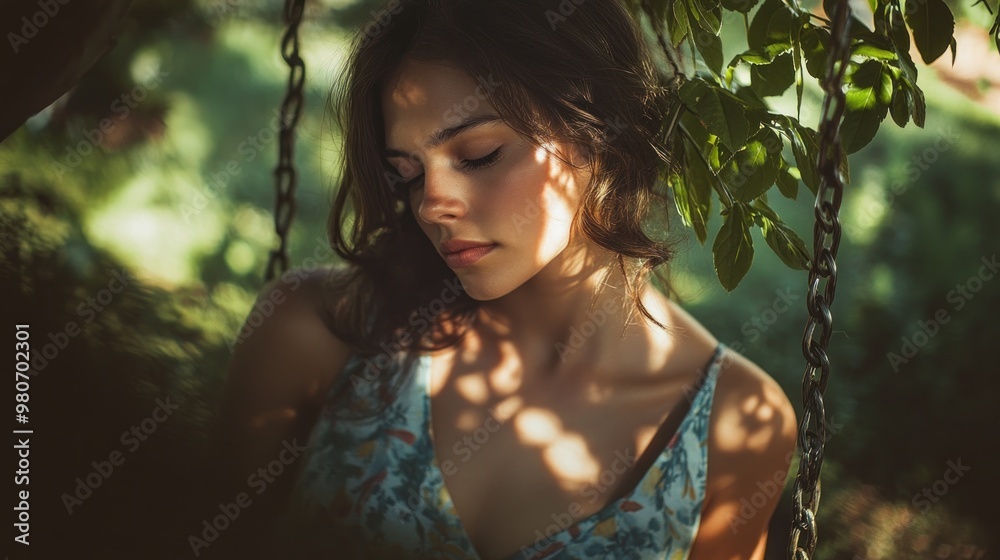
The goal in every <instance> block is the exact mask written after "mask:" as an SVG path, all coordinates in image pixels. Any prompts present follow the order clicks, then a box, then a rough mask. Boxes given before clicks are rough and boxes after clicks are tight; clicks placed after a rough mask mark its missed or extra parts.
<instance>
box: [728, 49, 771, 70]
mask: <svg viewBox="0 0 1000 560" xmlns="http://www.w3.org/2000/svg"><path fill="white" fill-rule="evenodd" d="M741 62H746V63H747V64H769V63H770V62H771V59H770V58H768V57H767V56H766V55H764V54H763V53H760V52H757V51H755V50H752V49H751V50H748V51H745V52H742V53H740V54H738V55H736V56H734V57H733V60H732V61H730V62H729V68H732V67H734V66H736V65H737V64H739V63H741Z"/></svg>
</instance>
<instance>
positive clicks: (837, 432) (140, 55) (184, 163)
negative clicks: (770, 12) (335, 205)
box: [0, 0, 1000, 560]
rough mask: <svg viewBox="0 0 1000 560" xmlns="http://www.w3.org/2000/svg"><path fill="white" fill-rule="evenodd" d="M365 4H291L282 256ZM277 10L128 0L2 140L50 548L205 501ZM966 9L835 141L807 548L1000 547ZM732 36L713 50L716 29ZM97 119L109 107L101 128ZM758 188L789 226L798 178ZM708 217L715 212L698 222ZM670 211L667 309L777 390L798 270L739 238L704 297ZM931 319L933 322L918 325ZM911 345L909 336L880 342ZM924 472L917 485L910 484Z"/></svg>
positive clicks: (316, 217) (998, 117) (984, 118)
mask: <svg viewBox="0 0 1000 560" xmlns="http://www.w3.org/2000/svg"><path fill="white" fill-rule="evenodd" d="M374 7H375V3H374V2H359V3H351V2H349V1H348V0H343V1H325V2H309V3H308V8H307V12H306V23H305V24H304V26H303V28H302V40H303V49H304V57H305V59H306V64H307V69H308V70H307V72H308V73H307V91H306V104H307V109H306V112H305V113H304V114H303V118H302V120H301V122H300V126H299V133H298V143H297V149H296V161H297V165H298V169H299V173H300V175H299V183H298V185H299V186H298V191H297V198H298V214H297V216H296V219H295V223H294V226H293V228H292V235H291V254H292V263H293V266H300V267H312V266H316V265H328V264H332V263H333V262H335V261H334V260H332V257H331V256H330V253H329V251H328V250H327V248H326V245H325V241H324V239H325V219H326V216H327V213H328V211H329V208H330V200H331V197H332V190H333V188H334V186H335V184H336V179H337V177H336V176H335V173H336V169H337V161H338V159H337V158H338V150H339V147H340V138H339V134H338V131H337V130H336V128H335V127H334V125H333V122H332V120H330V118H329V117H330V115H329V114H328V111H327V107H326V102H327V96H328V93H329V89H330V87H331V85H332V84H333V83H334V81H335V80H337V79H338V76H339V75H340V70H339V69H340V65H341V64H342V63H343V56H344V49H345V46H346V44H347V40H348V36H349V34H350V33H354V32H356V30H357V29H359V28H360V27H361V26H362V25H363V24H364V22H365V18H367V17H368V16H369V14H370V11H371V10H373V9H374ZM969 13H971V14H973V19H975V18H977V17H980V16H978V15H975V14H976V10H972V11H970V12H969ZM280 20H281V12H280V5H279V3H278V2H274V1H268V2H263V1H259V2H258V1H253V0H211V1H203V0H198V1H196V0H187V1H183V2H167V1H162V2H158V1H152V0H151V1H147V2H141V3H137V5H136V6H135V7H134V8H133V10H132V14H131V16H130V20H129V23H128V25H127V26H126V28H125V29H124V30H123V32H122V34H121V36H120V40H119V44H118V46H117V47H116V48H115V49H114V50H112V51H111V52H110V53H109V54H108V55H107V56H106V57H105V58H104V59H102V61H101V62H100V63H99V65H98V66H97V67H95V68H94V69H93V70H92V71H91V72H90V73H89V74H88V75H87V76H86V77H85V78H84V80H83V81H82V82H81V83H80V84H79V85H78V87H76V88H75V89H74V90H73V91H71V92H70V93H68V94H67V95H65V96H63V97H62V98H61V99H60V100H59V101H57V102H56V103H55V104H54V105H52V106H51V107H49V108H48V109H46V110H45V111H43V112H42V113H40V114H39V115H37V116H35V117H34V118H32V119H31V120H30V121H29V122H28V123H27V124H26V125H25V126H24V127H22V128H21V129H20V130H19V131H18V132H17V133H15V134H14V135H13V136H12V137H10V138H8V139H7V140H6V141H4V142H3V143H2V144H0V249H2V262H0V288H2V289H3V291H2V293H3V294H4V316H5V317H6V318H7V319H8V321H9V322H13V323H30V325H31V332H32V336H33V340H34V341H35V342H34V344H35V348H36V349H40V350H41V352H37V353H36V354H35V355H36V356H37V357H36V360H38V361H37V362H33V364H34V366H35V370H36V371H37V375H36V376H35V377H34V378H33V381H32V383H33V388H32V391H33V393H32V399H33V400H32V405H33V406H32V421H33V422H36V423H37V424H38V425H39V426H41V428H39V429H38V430H37V433H36V436H35V438H36V439H35V442H36V443H35V446H36V450H35V451H36V452H37V453H38V455H37V456H36V457H35V458H34V459H33V468H35V469H37V470H36V471H35V472H34V473H33V477H34V476H37V478H36V479H35V480H38V481H39V482H37V483H36V485H35V486H33V487H32V488H33V494H32V495H33V506H34V512H33V520H34V524H33V538H34V539H36V542H42V543H43V544H42V545H40V546H45V547H47V548H51V549H52V551H53V554H54V555H53V556H51V557H53V558H54V557H59V558H96V557H98V555H99V554H100V555H102V556H101V557H112V558H182V557H191V556H193V555H192V553H191V549H190V547H189V545H188V541H187V537H188V535H190V534H192V533H196V532H200V530H201V523H202V520H203V519H204V518H206V517H208V516H210V515H214V514H215V513H217V511H214V507H215V504H213V503H208V504H205V503H201V502H200V501H199V496H200V495H202V493H203V492H206V491H207V490H208V489H205V488H203V487H202V486H200V485H199V480H200V477H199V475H200V469H201V468H202V467H203V464H202V463H201V462H200V461H201V460H202V458H203V457H204V455H205V453H204V452H205V443H206V436H207V431H206V426H207V424H208V422H209V421H210V419H211V418H212V417H213V415H214V414H215V410H216V406H217V402H218V395H219V392H220V390H221V387H222V384H223V382H224V374H225V369H226V364H227V361H228V358H229V346H230V344H231V342H232V340H233V338H234V337H235V335H236V332H237V331H238V329H239V327H240V325H241V323H242V321H243V319H244V318H245V316H246V314H247V312H248V310H249V308H250V306H251V305H252V303H253V298H254V295H255V293H256V291H257V289H258V288H259V287H260V286H261V285H262V273H263V270H264V265H265V263H266V259H267V252H268V250H269V249H270V248H271V247H272V246H273V245H274V243H275V235H274V233H273V222H272V205H273V201H274V191H273V178H272V170H273V168H274V165H275V162H276V154H277V140H276V137H275V134H274V132H273V131H274V128H273V127H272V124H271V123H272V122H274V118H275V114H276V113H275V111H276V109H277V107H278V106H279V103H280V100H281V98H282V95H283V91H284V87H285V81H286V79H287V74H286V69H285V66H284V63H283V62H282V61H281V59H280V57H279V42H280V33H281V28H280ZM727 23H731V24H734V25H740V22H739V20H735V21H728V20H727ZM985 27H987V26H984V25H982V24H981V22H980V21H978V20H976V21H975V22H974V24H973V25H972V26H971V27H969V28H964V27H960V28H959V40H958V63H956V66H955V68H952V67H951V66H950V65H949V64H948V62H947V61H944V59H947V58H949V57H948V56H945V57H942V61H939V62H938V63H937V64H935V67H934V68H927V67H921V75H920V84H921V86H922V87H923V88H924V90H925V93H926V94H927V102H928V110H927V121H926V127H925V128H924V129H917V128H915V127H913V125H912V124H911V125H910V126H909V127H907V128H906V129H902V130H901V129H898V128H896V127H895V126H894V125H892V123H891V122H888V121H887V124H884V126H883V127H882V130H880V132H879V134H878V136H877V137H876V139H875V141H874V142H873V143H872V144H870V145H869V146H867V147H866V148H864V149H863V150H862V151H860V152H859V153H857V154H855V155H852V156H851V176H852V177H851V179H852V180H851V184H850V185H849V186H848V188H847V192H846V197H845V203H844V215H843V223H844V232H845V233H844V240H843V243H842V245H841V247H840V255H839V258H838V269H839V283H838V286H837V299H836V302H835V305H834V317H835V323H834V324H835V328H836V332H835V334H834V336H833V338H832V340H831V347H832V362H833V376H832V379H831V382H830V385H829V387H828V390H827V395H828V398H827V416H828V419H829V420H830V422H831V430H832V432H831V433H832V435H831V437H830V439H829V441H828V442H827V446H826V460H825V463H824V468H823V473H822V474H823V494H822V501H821V505H820V510H819V530H820V542H819V553H818V554H817V558H831V559H834V558H836V559H841V558H843V559H851V560H854V559H884V558H989V557H993V556H995V553H996V550H997V546H998V544H1000V539H998V537H997V534H996V531H995V530H992V528H993V527H994V526H995V524H996V523H997V521H998V520H1000V517H998V516H997V514H996V513H995V512H994V510H993V509H992V508H993V507H994V506H993V502H994V501H995V499H996V498H997V497H1000V484H998V482H997V480H998V479H997V476H996V474H995V473H996V472H997V467H998V461H997V460H996V459H995V457H996V454H995V452H994V449H992V448H993V447H995V446H996V444H997V437H996V436H995V435H994V436H989V435H988V434H989V433H993V432H991V430H992V426H994V425H995V419H996V415H995V413H994V412H995V410H996V409H997V408H998V407H997V406H996V405H995V404H990V403H991V402H994V401H995V400H996V398H997V396H998V395H1000V377H998V376H997V374H998V373H1000V367H998V366H997V365H996V357H995V354H994V350H995V348H993V344H997V343H998V335H1000V327H998V326H997V319H996V317H997V312H998V311H1000V280H996V279H993V277H992V276H991V277H990V278H987V275H991V274H993V273H991V272H990V270H989V269H988V268H983V267H984V262H991V260H992V259H994V258H995V255H997V253H998V252H1000V251H998V249H1000V247H998V245H1000V219H998V218H1000V212H998V210H1000V173H998V171H1000V165H998V153H1000V151H998V148H997V145H998V142H1000V103H998V102H997V97H996V90H995V89H993V86H995V85H997V84H998V83H1000V78H997V74H996V72H997V69H998V68H1000V64H998V63H1000V56H998V55H997V53H996V51H995V50H992V51H991V50H989V49H988V48H984V47H982V46H981V45H982V44H987V41H986V38H985V37H986V34H985ZM733 37H737V38H738V34H737V35H734V36H730V39H729V40H727V43H726V50H727V60H728V58H729V56H731V55H732V54H734V53H735V52H738V50H739V48H738V46H737V45H736V43H735V42H734V40H732V38H733ZM977 49H978V51H977ZM977 52H978V53H979V54H977ZM967 57H973V60H969V59H968V58H967ZM970 68H971V70H970ZM5 87H11V85H10V84H8V85H5ZM777 104H778V106H779V107H781V108H783V109H784V110H786V111H790V110H792V108H793V107H794V103H793V100H791V99H789V98H782V99H779V100H777ZM818 106H819V98H818V89H816V88H807V100H806V103H805V107H804V112H803V121H804V122H805V123H806V124H807V125H810V126H813V127H815V126H816V118H815V115H817V114H818V110H817V108H818ZM810 115H813V116H810ZM105 118H109V119H111V121H112V123H113V125H112V127H111V128H110V129H107V130H104V131H102V130H101V129H100V128H99V123H100V121H101V119H105ZM789 159H790V158H789ZM776 194H777V193H775V195H776ZM771 203H772V206H773V207H774V208H775V209H776V210H777V211H778V212H779V213H780V214H781V215H782V217H783V218H784V219H785V220H786V221H787V222H788V223H789V224H790V225H791V226H792V227H793V228H794V229H795V230H796V231H798V232H799V233H800V235H801V236H802V237H803V238H804V239H806V240H807V244H809V245H810V246H811V239H812V223H811V220H812V200H811V199H810V197H809V192H808V190H806V189H801V193H800V196H799V198H798V200H795V201H790V200H784V199H782V200H777V197H776V196H775V197H772V199H771ZM718 227H719V221H718V217H717V216H716V218H715V222H713V224H712V227H710V231H711V232H712V234H711V235H712V237H713V238H714V232H715V231H717V229H718ZM673 230H674V231H675V235H676V238H677V239H678V240H680V242H681V247H682V248H683V252H682V255H681V256H680V257H679V258H678V259H677V260H676V261H675V263H674V265H673V266H672V270H671V275H672V280H673V282H674V283H675V285H676V287H677V288H678V290H679V292H680V294H681V295H682V296H683V300H684V302H685V303H686V304H687V307H688V309H689V310H690V311H691V312H692V313H693V314H694V315H695V316H696V317H697V318H699V319H700V320H701V321H702V322H704V323H705V324H706V326H708V327H709V328H710V329H711V330H712V332H713V333H714V334H716V336H717V337H718V338H719V339H720V340H722V341H723V342H726V343H728V344H730V345H731V346H734V347H736V348H737V349H740V350H741V351H742V352H743V353H744V354H745V355H747V356H748V357H749V358H751V359H752V360H754V361H755V362H756V363H758V364H760V365H761V366H762V367H763V368H764V369H765V370H767V371H768V372H769V373H770V374H771V375H772V376H773V377H775V378H776V379H777V380H778V381H779V382H780V383H781V385H782V386H783V387H784V388H785V389H786V391H787V392H788V394H789V396H790V398H791V400H792V402H793V403H794V404H795V405H796V408H797V410H799V411H801V403H800V394H801V391H800V381H801V376H802V373H803V371H804V366H805V361H804V359H803V357H802V354H801V336H802V329H803V327H804V325H805V318H806V311H805V305H806V304H805V294H806V275H805V274H804V273H802V272H801V271H792V270H789V269H788V268H786V267H785V266H784V265H783V264H782V263H781V262H780V261H779V260H778V259H777V258H776V257H775V256H774V255H773V254H771V252H770V251H769V250H768V249H767V246H766V245H765V244H764V242H763V239H762V238H761V237H760V236H759V235H756V234H755V235H756V237H755V245H756V249H757V254H756V256H755V262H754V266H753V268H752V270H751V271H750V273H749V274H748V276H747V277H746V279H745V280H744V281H743V283H742V284H741V285H740V286H739V288H738V289H737V290H736V291H735V292H733V293H731V294H727V293H726V292H725V291H724V290H723V289H722V288H721V286H720V285H719V283H718V281H717V279H716V278H715V275H714V272H713V270H712V261H711V253H710V250H709V249H710V247H701V246H700V245H699V244H698V243H697V241H695V240H694V237H693V235H691V234H690V233H689V232H687V231H685V230H684V229H683V227H682V226H681V225H680V220H679V219H674V221H673ZM983 259H985V261H983ZM981 271H985V273H983V274H982V275H981V276H980V274H981ZM115 278H118V280H117V282H114V281H113V280H114V279H115ZM122 278H124V279H126V280H125V281H124V282H123V281H122ZM976 278H979V279H978V280H976ZM123 284H124V289H118V287H120V286H122V285H123ZM961 290H966V291H965V292H963V291H961ZM781 294H783V295H784V298H785V300H791V301H792V305H791V308H790V309H788V310H787V311H785V307H784V305H782V304H780V303H776V301H781V300H780V298H779V296H780V295H781ZM942 313H943V315H942ZM935 316H938V317H946V318H947V322H945V323H943V324H941V325H939V326H938V327H937V329H936V330H935V329H934V328H929V329H926V330H929V331H932V335H931V336H923V335H920V334H915V333H918V332H920V329H921V325H922V324H924V323H921V322H922V321H923V322H927V321H929V320H932V319H934V318H935ZM71 323H72V324H74V325H76V326H77V327H79V330H78V331H77V330H75V329H70V331H67V327H68V325H70V324H71ZM9 332H10V331H9ZM11 336H12V335H11ZM907 341H910V342H913V343H915V344H916V345H917V346H918V347H916V348H915V350H916V354H915V355H912V354H910V355H911V356H912V357H908V358H906V361H905V363H904V362H902V361H897V360H894V359H893V358H891V354H892V353H896V354H899V355H900V356H904V355H903V353H902V352H903V349H904V345H906V344H907ZM46 345H48V347H47V348H46ZM39 347H41V348H39ZM907 351H909V350H907ZM167 397H169V398H170V401H171V402H172V403H174V404H175V405H177V406H178V407H179V408H178V409H177V410H176V411H175V412H173V413H172V414H171V415H170V416H169V417H168V418H167V419H166V420H165V421H164V422H162V423H159V424H157V426H156V432H155V433H152V434H150V435H149V436H148V439H147V440H145V441H141V442H139V445H138V446H137V447H135V448H134V451H130V448H129V447H126V446H124V445H123V440H122V438H121V435H122V433H123V432H124V431H126V430H129V429H130V427H131V426H133V425H137V424H139V423H140V422H141V421H142V420H143V419H144V418H147V417H149V416H150V414H151V412H152V410H153V409H154V408H156V406H157V401H156V399H158V398H159V399H165V398H167ZM991 442H992V443H991ZM115 450H119V451H122V452H124V453H125V461H124V463H123V464H121V465H119V466H117V467H115V472H114V473H113V474H112V475H111V476H108V477H106V479H105V480H104V481H103V483H102V484H101V486H100V487H99V488H97V489H95V490H93V493H92V495H91V496H90V497H88V498H87V499H85V500H82V502H81V503H72V502H69V503H67V501H66V498H65V495H67V494H72V493H73V492H74V488H75V487H76V485H77V482H76V480H75V479H76V478H77V477H84V478H85V477H86V476H87V475H88V474H89V473H92V472H93V471H94V470H95V467H94V466H93V465H92V462H94V461H96V462H101V461H105V460H107V459H108V456H109V453H111V452H112V451H115ZM956 463H960V464H961V465H963V466H966V467H968V468H969V469H968V470H967V471H966V472H964V473H963V475H962V476H961V477H960V478H958V479H957V481H955V478H954V477H953V476H952V475H948V476H947V477H946V471H948V470H949V469H950V468H951V466H950V465H952V464H956ZM796 470H797V461H796V462H795V463H793V470H792V475H791V476H790V480H789V483H788V484H787V485H786V489H785V493H786V495H785V496H784V498H783V500H782V502H781V504H780V505H779V508H778V511H777V513H776V514H775V516H774V518H773V519H772V523H771V532H770V541H769V547H768V558H775V559H776V558H782V557H784V549H785V547H786V543H787V535H788V528H789V525H790V513H791V502H790V500H789V497H788V495H787V494H788V491H789V489H790V487H791V477H792V476H794V473H795V472H796ZM946 479H947V480H951V481H954V482H944V483H942V482H941V481H945V480H946ZM935 483H937V485H935ZM925 488H927V489H930V493H931V495H932V496H934V497H933V500H927V501H926V502H925V501H924V499H923V498H919V497H917V496H920V495H921V493H922V492H923V491H924V489H925ZM942 488H944V491H943V492H942V491H940V490H941V489H942ZM36 492H37V495H36ZM935 492H937V494H935ZM938 494H940V496H939V495H938ZM991 512H993V513H991ZM46 557H49V556H46Z"/></svg>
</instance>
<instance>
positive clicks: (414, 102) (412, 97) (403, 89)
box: [392, 80, 428, 108]
mask: <svg viewBox="0 0 1000 560" xmlns="http://www.w3.org/2000/svg"><path fill="white" fill-rule="evenodd" d="M392 101H393V103H398V104H399V105H400V106H401V107H402V108H411V107H415V106H420V105H426V104H427V102H428V99H427V91H426V90H424V89H423V88H421V87H420V86H418V85H416V84H413V83H411V82H407V81H405V80H400V81H398V82H396V89H395V90H394V91H393V92H392Z"/></svg>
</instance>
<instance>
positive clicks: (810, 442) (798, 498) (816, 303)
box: [788, 0, 851, 560]
mask: <svg viewBox="0 0 1000 560" xmlns="http://www.w3.org/2000/svg"><path fill="white" fill-rule="evenodd" d="M832 4H833V6H834V8H833V9H834V10H835V12H836V13H835V14H830V15H832V16H833V22H832V23H833V26H832V29H831V36H832V37H831V39H832V46H831V52H830V59H829V61H828V64H827V69H826V76H825V77H824V80H823V90H824V91H825V95H824V97H823V119H822V121H821V122H820V126H819V131H818V134H819V137H820V138H819V163H818V168H819V174H820V182H819V189H818V190H817V192H816V204H815V206H814V208H815V212H816V224H815V226H814V227H813V260H812V265H811V267H810V270H809V295H808V297H807V298H806V305H807V307H808V310H809V318H808V320H807V321H806V328H805V331H804V332H803V335H802V354H803V355H804V356H805V358H806V361H807V362H808V364H807V365H806V370H805V374H804V375H803V378H802V405H803V412H802V419H801V421H800V423H799V436H798V443H799V449H800V450H801V455H800V461H799V471H798V474H797V475H796V476H795V485H794V486H793V494H792V496H793V497H792V501H793V504H792V529H791V534H790V536H789V541H788V556H789V558H790V559H792V560H809V558H811V557H812V556H813V554H814V553H815V551H816V542H817V540H818V535H817V531H816V512H817V510H818V509H819V498H820V488H821V484H820V469H821V468H822V466H823V444H824V443H825V442H826V440H827V433H826V408H825V405H824V404H823V391H825V390H826V384H827V381H828V380H829V378H830V359H829V355H828V354H827V347H828V345H829V342H830V335H831V334H832V332H833V315H832V314H831V312H830V306H831V305H833V298H834V292H835V291H836V289H837V262H836V257H837V249H838V248H839V246H840V234H841V227H840V218H839V216H840V202H841V198H842V196H843V191H844V184H843V178H842V176H841V173H840V169H839V165H840V161H841V160H842V159H843V146H841V143H840V138H839V134H838V129H839V128H840V122H841V119H842V117H843V115H844V105H845V96H844V89H843V84H844V71H845V70H846V68H847V64H848V61H849V60H850V43H851V38H850V26H851V18H850V15H851V10H850V7H849V6H848V3H847V0H837V1H835V2H833V3H832ZM822 278H826V284H825V286H824V290H823V293H822V294H821V293H820V291H819V287H820V280H821V279H822ZM817 326H819V327H820V332H819V339H818V340H817V339H816V338H815V335H816V327H817ZM817 372H818V376H817V375H816V374H817ZM800 539H804V540H805V542H804V543H802V544H800V542H799V540H800Z"/></svg>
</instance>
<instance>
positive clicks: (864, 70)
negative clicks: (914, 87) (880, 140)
mask: <svg viewBox="0 0 1000 560" xmlns="http://www.w3.org/2000/svg"><path fill="white" fill-rule="evenodd" d="M851 86H852V87H851V88H849V89H848V90H847V94H846V98H847V107H846V109H845V111H844V121H843V123H842V124H841V126H840V138H841V141H842V142H843V145H844V150H845V151H846V152H847V153H848V154H852V153H854V152H856V151H858V150H860V149H861V148H863V147H865V146H866V145H867V144H868V143H869V142H871V140H872V138H874V137H875V133H876V132H877V131H878V127H879V125H880V124H882V120H884V119H885V115H886V113H887V112H888V109H889V103H890V102H891V101H892V74H891V73H890V71H889V69H888V68H886V66H885V64H884V63H882V62H881V61H878V60H868V61H866V62H865V63H863V64H862V65H861V66H860V67H859V68H858V69H857V70H856V71H855V72H854V74H852V76H851Z"/></svg>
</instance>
